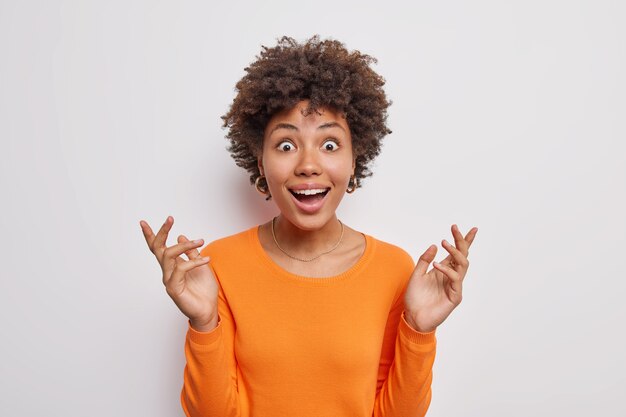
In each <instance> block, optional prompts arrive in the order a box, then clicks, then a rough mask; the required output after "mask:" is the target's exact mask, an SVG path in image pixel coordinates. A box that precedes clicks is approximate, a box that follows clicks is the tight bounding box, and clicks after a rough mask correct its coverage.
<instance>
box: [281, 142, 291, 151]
mask: <svg viewBox="0 0 626 417" xmlns="http://www.w3.org/2000/svg"><path fill="white" fill-rule="evenodd" d="M278 149H280V150H281V151H283V152H289V151H291V150H293V145H292V143H291V142H288V141H284V142H280V143H279V144H278Z"/></svg>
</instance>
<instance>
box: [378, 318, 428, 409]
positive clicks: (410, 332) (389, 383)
mask: <svg viewBox="0 0 626 417" xmlns="http://www.w3.org/2000/svg"><path fill="white" fill-rule="evenodd" d="M435 351H436V338H435V331H432V332H429V333H421V332H418V331H416V330H415V329H412V328H411V327H410V326H409V325H408V323H407V322H406V321H404V319H403V318H401V320H400V323H399V325H398V334H397V338H396V346H395V356H394V360H393V363H392V364H391V366H390V367H389V374H388V376H387V379H386V380H385V382H384V383H383V385H382V387H381V389H380V391H379V392H378V394H377V396H376V400H375V403H374V411H373V416H374V417H385V416H386V417H389V416H393V417H404V416H407V417H409V416H410V417H422V416H424V415H426V412H427V411H428V408H429V406H430V401H431V395H432V392H431V384H432V367H433V364H434V360H435Z"/></svg>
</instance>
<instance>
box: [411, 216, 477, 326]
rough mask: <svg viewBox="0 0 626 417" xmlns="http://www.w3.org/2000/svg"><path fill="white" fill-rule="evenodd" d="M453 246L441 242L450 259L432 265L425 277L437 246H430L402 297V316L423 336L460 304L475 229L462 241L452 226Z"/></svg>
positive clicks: (420, 259)
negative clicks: (403, 311)
mask: <svg viewBox="0 0 626 417" xmlns="http://www.w3.org/2000/svg"><path fill="white" fill-rule="evenodd" d="M451 229H452V236H453V237H454V242H455V245H456V247H455V246H454V245H452V244H450V243H448V242H447V241H446V240H445V239H444V240H443V241H442V242H441V244H442V246H443V247H444V249H446V250H447V251H448V252H449V255H448V256H447V257H446V258H445V259H444V260H443V261H441V263H437V262H434V264H433V265H434V268H433V269H431V270H430V271H429V272H428V273H427V272H426V270H427V269H428V265H429V264H430V263H431V262H432V261H433V259H435V255H436V254H437V246H436V245H430V246H429V247H428V249H426V251H425V252H424V253H423V254H422V256H420V258H419V260H418V261H417V265H415V270H414V271H413V274H412V275H411V279H410V281H409V285H408V286H407V289H406V293H405V296H404V310H405V313H404V316H405V318H406V320H407V322H408V323H409V325H410V326H411V327H413V328H414V329H415V330H417V331H419V332H423V333H428V332H431V331H433V330H434V329H435V328H437V326H439V325H440V324H441V323H443V321H444V320H445V319H446V318H447V317H448V316H449V315H450V313H451V312H452V310H454V309H455V308H456V306H458V305H459V304H460V303H461V299H462V298H463V297H462V285H463V279H464V278H465V274H466V273H467V269H468V268H469V261H468V260H467V255H468V250H469V247H470V245H471V244H472V242H473V241H474V238H475V237H476V233H477V232H478V228H476V227H474V228H472V229H471V230H470V231H469V232H468V233H467V235H465V237H463V235H462V234H461V232H460V231H459V228H458V227H457V226H456V225H454V224H453V225H452V228H451Z"/></svg>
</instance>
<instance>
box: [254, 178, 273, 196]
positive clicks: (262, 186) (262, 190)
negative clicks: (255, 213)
mask: <svg viewBox="0 0 626 417" xmlns="http://www.w3.org/2000/svg"><path fill="white" fill-rule="evenodd" d="M261 182H263V183H264V184H261ZM254 187H255V188H256V190H257V191H258V192H260V193H261V194H263V195H268V194H269V193H270V190H269V189H268V188H267V181H266V180H265V175H259V176H258V177H256V180H255V181H254Z"/></svg>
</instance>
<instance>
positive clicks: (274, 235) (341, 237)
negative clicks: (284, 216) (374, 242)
mask: <svg viewBox="0 0 626 417" xmlns="http://www.w3.org/2000/svg"><path fill="white" fill-rule="evenodd" d="M275 221H276V217H274V218H273V219H272V237H273V238H274V243H276V247H277V248H278V249H280V251H281V252H282V253H284V254H285V255H287V256H289V257H290V258H291V259H295V260H296V261H301V262H311V261H314V260H316V259H317V258H319V257H320V256H322V255H326V254H327V253H331V252H332V251H334V250H335V249H337V247H338V246H339V244H340V243H341V239H343V223H341V220H339V219H337V221H338V222H339V224H340V225H341V236H339V240H338V241H337V243H335V246H333V247H332V248H330V249H329V250H327V251H326V252H322V253H320V254H319V255H317V256H314V257H312V258H309V259H302V258H298V257H297V256H293V255H290V254H288V253H287V252H285V250H284V249H283V248H281V247H280V245H279V244H278V241H277V240H276V232H274V222H275Z"/></svg>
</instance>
